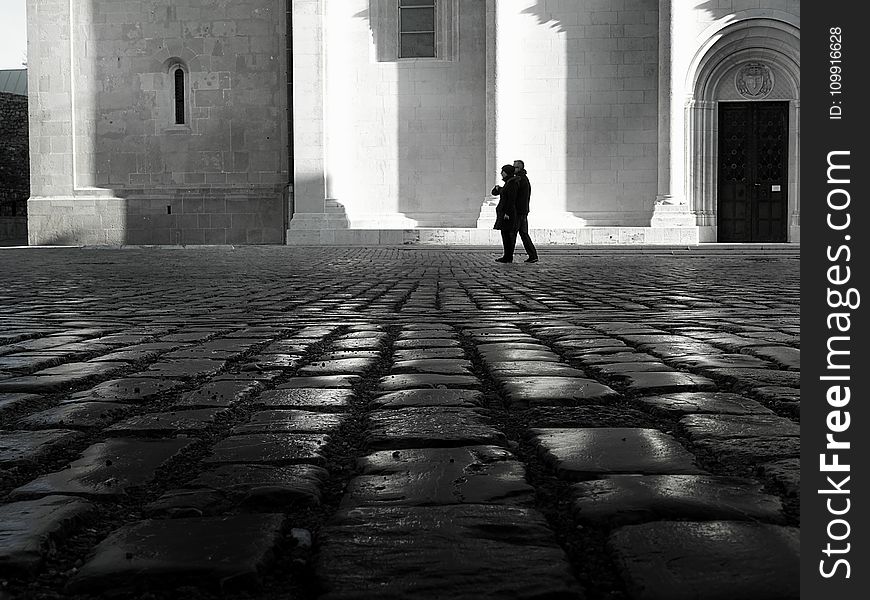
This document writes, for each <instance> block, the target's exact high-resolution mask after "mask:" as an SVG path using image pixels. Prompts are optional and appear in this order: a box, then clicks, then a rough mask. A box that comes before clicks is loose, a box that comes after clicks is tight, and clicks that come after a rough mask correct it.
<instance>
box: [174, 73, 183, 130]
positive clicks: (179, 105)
mask: <svg viewBox="0 0 870 600" xmlns="http://www.w3.org/2000/svg"><path fill="white" fill-rule="evenodd" d="M175 124H176V125H183V124H184V71H182V70H181V69H175Z"/></svg>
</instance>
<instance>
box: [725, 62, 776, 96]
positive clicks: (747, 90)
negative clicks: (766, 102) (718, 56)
mask: <svg viewBox="0 0 870 600" xmlns="http://www.w3.org/2000/svg"><path fill="white" fill-rule="evenodd" d="M734 84H735V85H736V86H737V91H738V92H740V95H741V96H743V97H744V98H752V99H756V98H764V97H765V96H767V95H768V94H769V93H770V90H772V89H773V72H772V71H771V70H770V67H768V66H767V65H765V64H763V63H757V62H754V63H747V64H745V65H743V66H742V67H740V69H739V70H738V71H737V76H736V77H735V78H734Z"/></svg>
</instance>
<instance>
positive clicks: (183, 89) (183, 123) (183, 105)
mask: <svg viewBox="0 0 870 600" xmlns="http://www.w3.org/2000/svg"><path fill="white" fill-rule="evenodd" d="M170 72H171V73H172V113H173V114H172V124H173V125H174V126H175V127H188V126H189V123H188V115H187V96H188V94H187V87H188V85H187V81H188V75H187V71H186V70H185V69H184V67H183V66H182V65H181V64H175V65H173V66H172V67H171V68H170ZM179 73H180V74H181V86H180V87H179V81H178V79H179V77H178V75H179ZM179 92H180V93H181V99H180V102H179V98H178V96H179ZM179 108H180V109H181V110H180V113H181V114H180V115H179ZM179 117H180V118H181V120H180V121H179Z"/></svg>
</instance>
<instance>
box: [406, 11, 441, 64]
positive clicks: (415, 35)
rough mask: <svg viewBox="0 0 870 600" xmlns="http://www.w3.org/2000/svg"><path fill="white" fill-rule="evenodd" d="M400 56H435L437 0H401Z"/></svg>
mask: <svg viewBox="0 0 870 600" xmlns="http://www.w3.org/2000/svg"><path fill="white" fill-rule="evenodd" d="M399 58H435V0H399Z"/></svg>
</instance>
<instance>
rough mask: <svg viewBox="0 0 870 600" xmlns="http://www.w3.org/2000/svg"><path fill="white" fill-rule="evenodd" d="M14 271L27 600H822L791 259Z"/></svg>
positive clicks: (11, 528)
mask: <svg viewBox="0 0 870 600" xmlns="http://www.w3.org/2000/svg"><path fill="white" fill-rule="evenodd" d="M495 256H496V254H495V253H494V251H493V250H491V249H490V250H485V251H484V250H475V249H465V250H460V249H437V248H434V249H419V248H417V249H413V248H378V249H363V248H358V249H348V248H282V247H265V248H264V247H259V248H258V247H248V248H237V249H227V248H215V249H205V248H203V249H120V250H119V249H115V250H108V249H9V250H4V251H0V267H2V272H3V284H2V292H0V307H2V313H0V421H2V428H0V429H2V431H0V495H2V504H0V598H2V599H5V598H54V597H64V598H149V599H160V598H212V597H222V598H251V597H254V598H269V599H272V598H274V599H277V598H300V599H313V598H328V599H350V598H354V599H359V598H373V599H381V598H384V599H408V600H410V599H414V600H421V599H424V600H425V599H430V598H449V599H453V598H475V599H479V598H497V599H500V598H572V599H573V598H590V599H604V598H607V599H620V598H633V599H634V598H644V599H650V598H655V599H666V600H679V599H682V598H702V599H708V598H728V599H729V600H730V599H734V598H739V599H744V598H747V599H748V598H752V599H761V598H797V597H798V579H799V578H798V562H799V561H798V552H799V549H798V527H799V520H798V519H799V506H798V496H797V493H798V488H799V467H798V457H799V416H800V402H799V374H800V350H799V345H800V337H799V316H798V315H799V289H798V288H799V276H798V271H799V269H798V266H799V264H798V260H797V253H793V254H791V255H770V256H749V255H743V256H723V255H712V254H685V255H678V256H666V255H659V254H644V253H622V252H620V253H610V254H607V255H593V254H579V255H578V254H577V253H576V251H575V252H573V253H569V252H567V251H566V252H561V253H560V252H557V251H553V250H547V249H544V250H543V251H542V260H541V262H540V263H539V264H535V265H529V264H522V263H519V264H511V265H501V264H497V263H495V262H493V259H494V258H495Z"/></svg>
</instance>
